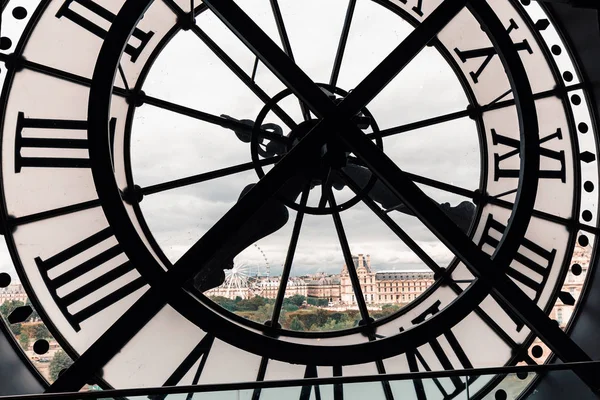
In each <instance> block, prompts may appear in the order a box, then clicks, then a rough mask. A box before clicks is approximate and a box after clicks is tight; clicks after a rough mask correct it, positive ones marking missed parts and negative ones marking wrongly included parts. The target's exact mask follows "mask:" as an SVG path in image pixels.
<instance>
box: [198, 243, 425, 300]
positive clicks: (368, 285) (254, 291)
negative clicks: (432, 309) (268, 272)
mask: <svg viewBox="0 0 600 400" xmlns="http://www.w3.org/2000/svg"><path fill="white" fill-rule="evenodd" d="M353 261H354V266H355V269H356V273H357V275H358V280H359V282H360V287H361V290H362V293H363V295H364V296H365V300H366V302H367V304H373V305H375V304H390V303H400V304H402V303H409V302H411V301H412V300H414V299H415V298H416V297H417V296H419V295H420V294H421V293H423V292H424V291H425V290H426V289H427V288H428V287H429V286H431V285H432V284H433V282H434V279H433V272H430V271H426V270H399V271H374V270H373V269H372V267H371V256H370V255H368V254H366V255H365V254H358V255H357V256H354V257H353ZM279 285H280V277H251V278H250V279H248V281H247V283H246V284H245V285H244V286H243V287H239V288H235V289H232V288H231V287H230V286H228V285H227V283H225V284H223V285H222V286H220V287H218V288H215V289H212V290H210V291H208V292H206V295H207V296H223V297H228V298H231V299H235V298H236V297H238V296H239V297H241V298H244V299H246V298H249V297H253V296H262V297H266V298H269V299H274V298H275V297H276V296H277V291H278V289H279ZM294 295H302V296H306V297H313V298H318V299H327V300H328V302H329V303H333V304H334V305H346V306H352V305H356V298H355V295H354V290H353V289H352V282H351V280H350V275H349V273H348V267H347V266H346V265H345V264H344V266H343V267H342V270H341V273H340V274H339V275H327V274H324V273H318V274H314V275H307V276H302V277H290V278H289V280H288V284H287V288H286V293H285V297H291V296H294Z"/></svg>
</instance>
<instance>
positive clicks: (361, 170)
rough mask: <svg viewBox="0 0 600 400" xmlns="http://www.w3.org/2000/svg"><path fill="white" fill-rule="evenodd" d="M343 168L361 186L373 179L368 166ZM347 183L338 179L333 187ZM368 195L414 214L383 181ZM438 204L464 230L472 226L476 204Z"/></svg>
mask: <svg viewBox="0 0 600 400" xmlns="http://www.w3.org/2000/svg"><path fill="white" fill-rule="evenodd" d="M342 170H343V171H344V172H345V173H346V174H347V175H348V176H349V177H350V178H351V179H352V180H353V181H354V182H356V184H357V185H358V186H360V187H361V188H363V187H365V186H367V183H368V182H369V180H370V179H371V171H369V170H368V169H367V168H365V167H362V166H360V165H356V164H347V165H346V166H345V167H343V168H342ZM344 186H345V184H344V182H343V181H342V180H341V179H339V178H338V179H336V180H335V181H334V183H333V187H335V188H336V189H337V190H342V189H343V188H344ZM368 196H369V197H370V198H371V199H372V200H373V201H376V202H377V203H379V204H381V205H382V207H383V208H384V209H386V210H389V211H392V210H395V211H399V212H401V213H404V214H407V215H414V214H413V212H412V211H411V210H410V209H409V208H408V207H407V206H406V205H405V204H403V203H402V202H401V201H400V200H399V199H398V198H397V197H396V196H394V194H392V192H391V191H390V190H389V189H388V188H387V186H385V185H384V184H383V183H381V181H379V180H376V181H375V183H374V184H373V187H372V188H371V190H370V191H369V193H368ZM438 206H439V207H440V208H441V209H442V211H444V213H446V215H448V217H450V219H451V220H452V222H454V223H455V224H456V225H458V227H459V228H461V229H462V230H463V231H465V232H466V231H467V230H468V229H469V227H470V226H471V221H472V220H473V216H474V214H475V205H474V204H473V203H471V202H470V201H463V202H461V203H460V204H458V205H457V206H455V207H453V206H451V205H450V203H443V204H439V203H438Z"/></svg>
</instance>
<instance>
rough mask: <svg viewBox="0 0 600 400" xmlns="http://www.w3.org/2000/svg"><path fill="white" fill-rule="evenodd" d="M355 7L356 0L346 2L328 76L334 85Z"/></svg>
mask: <svg viewBox="0 0 600 400" xmlns="http://www.w3.org/2000/svg"><path fill="white" fill-rule="evenodd" d="M355 8H356V0H350V1H349V2H348V9H347V10H346V18H345V19H344V26H343V27H342V34H341V35H340V41H339V43H338V47H337V52H336V54H335V61H334V62H333V69H332V71H331V77H330V78H329V84H330V85H331V86H334V87H335V86H336V85H337V80H338V77H339V76H340V68H341V67H342V59H343V58H344V52H345V51H346V43H347V42H348V34H349V33H350V25H351V24H352V17H353V16H354V9H355Z"/></svg>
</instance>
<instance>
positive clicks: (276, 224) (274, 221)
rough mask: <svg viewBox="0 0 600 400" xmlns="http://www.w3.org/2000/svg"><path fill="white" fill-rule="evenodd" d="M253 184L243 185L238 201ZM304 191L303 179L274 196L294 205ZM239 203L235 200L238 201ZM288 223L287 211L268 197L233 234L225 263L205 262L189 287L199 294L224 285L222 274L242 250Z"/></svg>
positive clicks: (300, 178) (226, 249)
mask: <svg viewBox="0 0 600 400" xmlns="http://www.w3.org/2000/svg"><path fill="white" fill-rule="evenodd" d="M254 185H255V184H250V185H247V186H246V187H245V188H244V190H242V193H241V194H240V197H239V198H240V199H241V198H242V197H243V196H244V195H245V194H246V193H248V191H249V190H250V189H252V187H253V186H254ZM305 187H306V178H304V177H294V178H292V179H290V180H289V181H288V182H287V183H286V184H285V185H284V186H283V187H282V188H281V190H280V191H279V192H278V194H279V195H280V196H283V197H285V198H286V199H288V200H290V201H295V200H296V198H297V197H298V195H299V194H300V193H301V191H302V189H303V188H305ZM238 201H239V199H238ZM288 219H289V212H288V209H287V207H286V206H285V205H284V204H283V202H281V201H280V200H279V199H278V198H276V197H271V198H270V199H269V200H268V201H267V202H266V203H265V204H264V205H263V206H262V207H261V208H260V209H259V210H258V211H257V212H256V213H255V214H254V215H253V216H252V217H250V219H249V220H248V221H246V223H245V224H243V225H242V227H241V228H240V229H239V230H238V231H237V232H236V233H235V234H234V235H235V240H232V241H230V243H231V245H229V246H228V247H227V248H225V249H223V251H224V252H225V254H226V255H227V256H228V257H230V258H229V260H230V261H229V262H226V263H224V264H223V263H217V262H214V261H211V262H209V263H208V264H207V265H206V266H205V267H204V268H202V270H201V271H200V272H199V273H198V274H196V276H195V277H194V280H193V285H194V287H195V288H196V289H198V290H200V291H201V292H205V291H207V290H210V289H212V288H215V287H217V286H220V285H222V284H223V282H224V281H225V270H226V269H231V268H233V259H234V257H235V256H237V255H238V254H239V253H241V252H242V251H243V250H244V249H246V248H247V247H249V246H251V245H252V244H253V243H255V242H256V241H258V240H260V239H262V238H264V237H265V236H267V235H270V234H271V233H273V232H276V231H277V230H279V229H280V228H281V227H283V226H284V225H285V224H286V223H287V221H288Z"/></svg>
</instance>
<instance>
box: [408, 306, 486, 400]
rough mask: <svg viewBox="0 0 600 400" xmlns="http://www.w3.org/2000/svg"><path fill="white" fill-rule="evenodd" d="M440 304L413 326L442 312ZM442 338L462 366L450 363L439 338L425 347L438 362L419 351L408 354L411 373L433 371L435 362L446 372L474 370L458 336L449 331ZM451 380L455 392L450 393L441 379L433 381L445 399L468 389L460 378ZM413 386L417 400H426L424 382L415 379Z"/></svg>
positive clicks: (418, 319) (455, 377) (415, 321)
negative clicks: (427, 347)
mask: <svg viewBox="0 0 600 400" xmlns="http://www.w3.org/2000/svg"><path fill="white" fill-rule="evenodd" d="M440 304H441V301H440V300H437V301H436V302H435V303H433V304H432V305H431V306H430V307H429V308H428V309H427V310H425V312H424V313H422V314H421V315H419V316H418V317H416V318H415V319H413V320H412V321H411V322H412V323H413V324H419V323H421V322H423V321H425V319H427V317H429V316H432V315H435V314H436V313H438V312H439V311H440ZM442 336H443V337H444V338H445V339H446V341H447V342H448V344H449V345H450V349H451V350H452V353H453V354H454V357H455V358H456V359H458V361H459V363H460V365H453V364H452V361H450V355H449V354H447V353H446V351H444V348H443V347H442V345H441V343H440V341H439V338H437V339H434V340H432V341H431V342H429V343H428V344H426V345H424V346H429V347H430V348H431V350H432V351H433V354H434V355H435V358H436V360H428V359H427V358H426V357H425V356H423V354H422V353H421V352H420V351H419V350H418V349H415V350H411V351H407V352H406V358H407V360H408V367H409V369H410V371H411V372H419V371H421V368H422V370H424V371H431V370H432V368H431V365H432V364H433V363H434V362H437V363H439V364H440V365H441V366H442V368H444V370H446V371H448V370H453V369H465V368H473V364H471V361H469V358H468V357H467V355H466V354H465V351H464V350H463V348H462V346H461V345H460V343H458V340H457V339H456V336H455V335H454V333H452V331H451V330H448V331H447V332H446V333H444V334H443V335H442ZM440 337H441V336H440ZM476 378H477V377H476V376H471V377H469V378H468V380H467V382H468V383H470V382H472V381H474V380H475V379H476ZM449 379H450V381H451V382H452V385H453V386H454V390H453V391H452V392H450V393H449V392H448V391H447V390H446V388H445V387H444V385H442V383H441V382H440V379H438V378H434V379H433V382H434V384H435V386H436V387H437V388H438V390H439V391H440V393H441V394H442V396H443V398H444V399H449V398H453V397H454V396H455V395H456V394H458V393H459V392H461V391H463V390H464V389H465V387H466V384H465V382H463V381H462V380H461V378H460V377H457V376H454V377H450V378H449ZM413 384H414V387H415V392H416V394H417V399H418V400H426V399H427V396H426V394H425V387H424V386H423V381H422V380H421V379H414V380H413Z"/></svg>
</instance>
